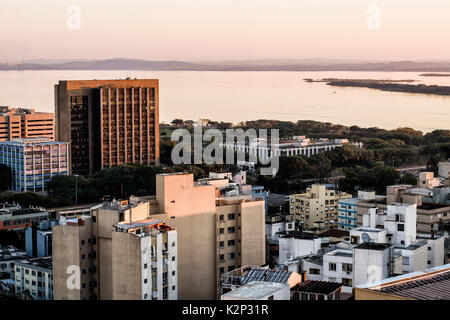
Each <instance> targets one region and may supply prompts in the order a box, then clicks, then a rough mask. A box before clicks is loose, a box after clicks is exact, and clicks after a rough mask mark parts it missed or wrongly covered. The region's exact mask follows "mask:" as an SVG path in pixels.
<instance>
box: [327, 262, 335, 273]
mask: <svg viewBox="0 0 450 320" xmlns="http://www.w3.org/2000/svg"><path fill="white" fill-rule="evenodd" d="M328 268H329V269H330V271H336V263H330V264H329V265H328Z"/></svg>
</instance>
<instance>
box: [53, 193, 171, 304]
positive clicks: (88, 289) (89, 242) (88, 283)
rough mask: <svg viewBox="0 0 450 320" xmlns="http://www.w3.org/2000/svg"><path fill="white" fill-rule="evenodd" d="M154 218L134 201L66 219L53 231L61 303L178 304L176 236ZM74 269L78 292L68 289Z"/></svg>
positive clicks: (56, 284) (146, 207)
mask: <svg viewBox="0 0 450 320" xmlns="http://www.w3.org/2000/svg"><path fill="white" fill-rule="evenodd" d="M149 214H150V207H149V203H148V202H147V203H143V202H139V201H137V200H136V199H134V198H131V199H130V201H121V202H117V201H113V202H107V203H104V204H102V205H100V206H98V207H96V208H94V209H93V210H92V216H90V217H87V216H84V217H82V218H77V219H71V220H67V221H65V219H62V221H61V222H60V223H61V224H60V225H59V226H56V227H54V228H53V239H54V241H53V243H54V245H53V265H54V288H55V299H62V300H66V299H69V300H86V299H101V300H110V299H158V300H161V299H177V293H178V287H177V282H176V277H177V276H178V275H177V262H178V258H177V237H176V232H175V230H173V228H169V227H167V226H165V225H164V224H163V223H162V222H161V221H158V220H155V219H149ZM70 268H75V270H76V269H78V268H79V275H77V274H75V277H76V279H77V280H78V279H79V280H80V285H79V286H78V287H71V286H70V284H69V286H68V284H67V281H68V279H72V278H70V275H71V273H73V272H75V271H74V269H70ZM68 272H69V273H68ZM155 277H156V279H155Z"/></svg>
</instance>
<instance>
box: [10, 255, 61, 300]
mask: <svg viewBox="0 0 450 320" xmlns="http://www.w3.org/2000/svg"><path fill="white" fill-rule="evenodd" d="M51 268H52V262H51V258H50V257H49V258H37V259H30V260H22V261H17V262H16V263H15V278H14V281H15V291H16V295H18V296H22V297H24V298H31V299H33V300H53V272H52V269H51Z"/></svg>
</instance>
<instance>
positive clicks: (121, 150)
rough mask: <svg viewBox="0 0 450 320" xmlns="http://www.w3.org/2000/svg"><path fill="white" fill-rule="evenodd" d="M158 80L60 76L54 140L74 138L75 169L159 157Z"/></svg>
mask: <svg viewBox="0 0 450 320" xmlns="http://www.w3.org/2000/svg"><path fill="white" fill-rule="evenodd" d="M158 90H159V81H158V80H157V79H145V80H144V79H140V80H137V79H134V80H129V79H126V80H86V81H60V82H59V84H57V85H55V113H56V139H57V140H59V141H66V142H70V143H71V153H70V157H71V163H72V167H71V172H73V173H78V174H83V175H89V174H93V173H94V172H95V171H97V170H101V169H103V168H110V167H114V166H117V165H120V164H125V163H141V164H157V163H158V162H159V97H158Z"/></svg>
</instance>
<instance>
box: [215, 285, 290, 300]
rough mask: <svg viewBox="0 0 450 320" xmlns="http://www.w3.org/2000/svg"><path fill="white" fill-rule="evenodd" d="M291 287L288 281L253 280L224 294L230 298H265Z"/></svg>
mask: <svg viewBox="0 0 450 320" xmlns="http://www.w3.org/2000/svg"><path fill="white" fill-rule="evenodd" d="M286 287H287V288H289V285H288V284H286V283H275V282H264V281H253V282H251V283H247V284H246V285H243V286H242V287H239V288H237V289H236V290H233V291H230V292H227V293H225V294H223V296H225V297H230V298H236V299H239V298H247V299H252V300H257V299H261V298H264V297H266V296H268V295H271V294H274V293H276V292H277V291H279V290H281V289H284V288H286Z"/></svg>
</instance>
